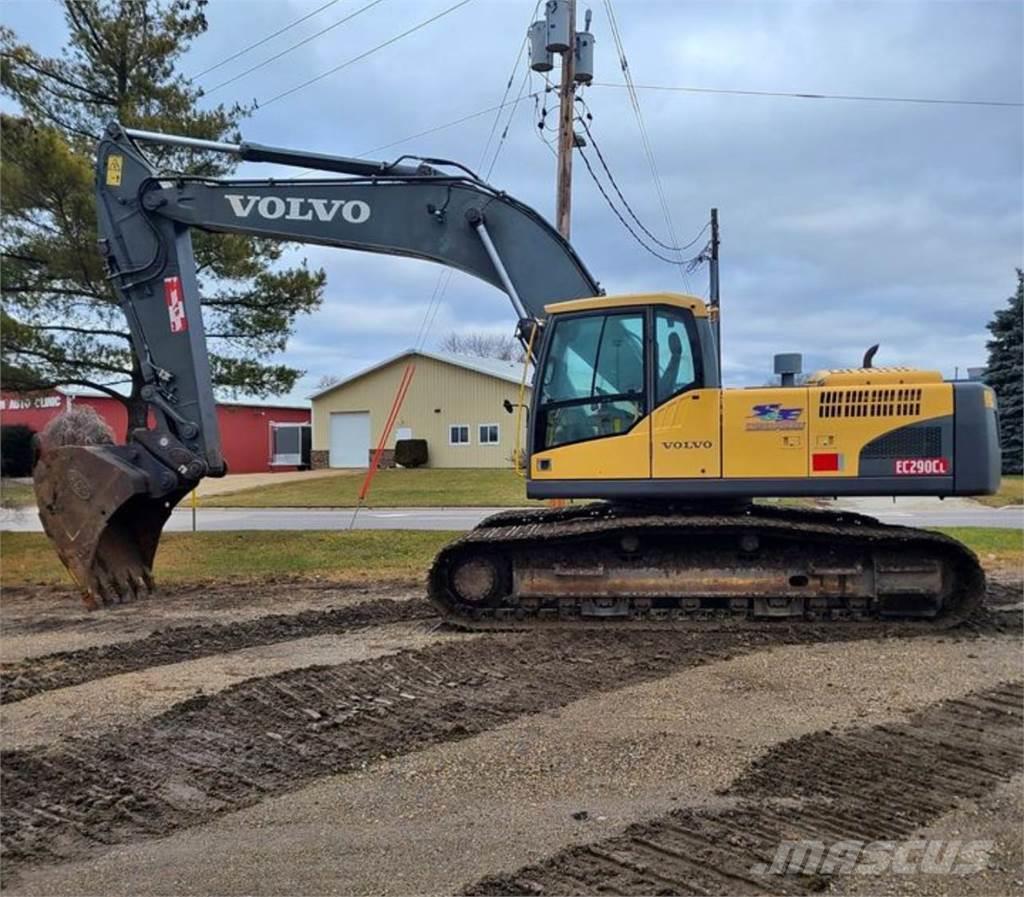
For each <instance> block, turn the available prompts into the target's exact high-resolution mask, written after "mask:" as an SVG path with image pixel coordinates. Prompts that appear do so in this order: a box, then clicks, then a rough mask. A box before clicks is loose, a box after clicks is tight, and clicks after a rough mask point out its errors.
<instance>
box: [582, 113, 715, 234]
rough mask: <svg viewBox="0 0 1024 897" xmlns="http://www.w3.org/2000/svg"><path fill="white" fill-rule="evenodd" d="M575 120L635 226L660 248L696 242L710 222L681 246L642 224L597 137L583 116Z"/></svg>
mask: <svg viewBox="0 0 1024 897" xmlns="http://www.w3.org/2000/svg"><path fill="white" fill-rule="evenodd" d="M584 106H586V103H584ZM587 115H588V117H590V111H589V109H588V110H587ZM576 120H577V121H578V122H579V123H580V124H581V125H583V130H584V131H585V132H586V134H587V137H588V138H589V140H590V143H591V145H592V146H593V147H594V152H596V153H597V158H598V161H599V162H600V163H601V167H602V168H603V169H604V173H605V175H606V176H607V178H608V182H609V183H610V184H611V185H612V188H613V189H614V190H615V193H616V194H617V195H618V197H619V200H620V201H621V202H622V205H623V206H624V207H625V209H626V211H627V212H628V213H629V217H630V218H632V219H633V221H635V222H636V224H637V227H639V228H640V230H642V231H643V232H644V233H645V234H646V235H647V236H648V237H649V238H650V239H651V240H653V241H654V242H655V243H656V244H657V245H658V246H660V247H661V248H662V249H667V250H669V251H670V252H684V251H685V250H687V249H689V248H690V247H691V246H693V244H694V243H696V242H697V241H698V240H699V239H700V238H701V236H702V235H703V234H704V232H705V231H706V230H707V229H708V228H709V227H710V226H711V222H707V223H705V225H704V227H702V228H701V229H700V231H699V232H698V233H697V236H695V237H694V238H693V239H692V240H690V242H689V243H686V244H684V245H682V246H671V245H669V244H668V243H665V242H663V241H661V240H659V239H658V238H657V237H656V236H655V235H654V234H653V233H651V231H650V230H648V228H647V227H646V226H645V225H644V223H643V222H642V221H641V220H640V219H639V218H638V217H637V214H636V212H634V211H633V207H632V206H631V205H630V204H629V202H628V201H627V200H626V197H625V196H623V195H622V190H621V189H619V185H618V182H617V181H616V180H615V176H614V175H613V174H612V172H611V169H610V168H609V167H608V163H607V162H606V161H605V158H604V154H603V153H602V152H601V147H600V145H599V144H598V142H597V139H596V138H595V137H594V134H593V132H592V131H591V130H590V126H589V125H588V124H587V120H586V118H584V117H583V116H577V118H576Z"/></svg>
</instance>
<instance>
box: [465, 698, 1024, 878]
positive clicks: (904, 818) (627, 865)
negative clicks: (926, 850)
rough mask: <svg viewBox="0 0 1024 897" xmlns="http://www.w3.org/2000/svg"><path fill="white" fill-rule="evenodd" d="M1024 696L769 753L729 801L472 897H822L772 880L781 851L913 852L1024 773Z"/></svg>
mask: <svg viewBox="0 0 1024 897" xmlns="http://www.w3.org/2000/svg"><path fill="white" fill-rule="evenodd" d="M1022 721H1024V685H1022V683H1020V682H1010V683H1004V684H1002V685H1000V686H996V687H994V688H990V689H984V690H981V691H977V692H973V693H970V694H967V695H965V696H964V697H962V698H959V699H953V700H949V701H944V702H942V703H939V704H936V705H932V706H931V707H928V708H925V709H924V710H922V711H920V712H918V713H916V714H914V715H913V716H911V717H910V719H909V720H907V721H906V722H905V723H901V724H889V725H880V726H875V727H872V728H865V729H853V730H849V731H846V732H844V733H842V734H838V735H836V734H833V733H831V732H829V731H825V732H818V733H814V734H812V735H806V736H803V737H801V738H797V739H794V740H792V741H788V742H785V743H783V744H781V745H777V746H776V747H774V748H772V749H771V750H769V751H768V752H767V753H766V754H765V755H764V757H762V758H761V759H760V760H758V761H756V762H755V763H753V764H751V767H750V769H749V770H748V771H747V772H746V773H745V774H744V775H743V776H741V777H740V778H739V779H737V780H736V782H734V783H733V785H732V786H730V788H729V789H727V790H726V791H725V792H724V795H723V796H724V798H725V799H726V800H727V801H728V802H729V805H728V806H726V807H724V808H717V809H716V808H707V809H681V810H677V811H674V812H672V813H669V814H667V815H665V816H663V817H660V818H659V819H656V820H654V821H651V822H645V823H639V824H636V825H633V826H630V827H629V828H627V829H625V831H623V832H622V834H620V835H617V836H615V837H613V838H608V839H605V840H603V841H599V842H596V843H594V844H590V845H585V846H582V847H574V848H570V849H568V850H564V851H562V852H560V853H557V854H555V855H554V856H553V857H551V858H550V859H548V860H547V861H545V862H543V863H540V864H537V865H533V866H528V867H525V868H523V869H520V870H518V871H517V872H513V873H510V874H507V875H495V876H490V877H488V878H485V879H482V880H481V881H478V882H476V883H475V884H472V885H470V886H468V887H466V888H465V889H464V891H463V893H465V894H483V895H498V894H501V895H507V894H531V895H539V894H588V893H595V892H596V891H598V890H600V892H601V893H605V894H623V895H633V894H637V895H640V894H652V893H666V894H726V893H728V894H764V893H790V894H799V893H811V892H816V891H821V890H823V889H824V888H825V887H827V885H828V883H829V876H826V875H788V876H786V877H782V876H780V875H776V874H772V873H771V866H772V863H773V860H774V857H775V851H776V849H777V848H778V846H779V844H780V842H782V841H794V840H809V841H816V842H819V843H824V845H825V846H826V847H827V846H828V845H830V844H833V843H836V842H839V841H846V840H854V841H861V842H871V841H877V840H889V841H895V840H901V839H905V838H907V837H908V836H909V835H910V834H911V833H912V832H913V831H914V830H915V829H917V828H919V827H920V826H922V825H924V824H926V823H927V822H929V821H930V820H932V819H935V818H937V817H939V816H941V815H942V814H943V813H945V812H947V811H949V810H951V809H953V808H954V807H955V806H956V805H957V803H958V802H959V801H960V800H962V799H964V798H969V799H973V800H976V799H978V798H980V797H983V796H984V795H986V794H988V793H989V792H991V791H992V790H993V789H995V788H996V787H997V786H999V785H1000V784H1002V783H1003V782H1005V781H1007V780H1008V779H1010V778H1011V777H1012V776H1013V775H1014V774H1015V773H1016V772H1018V771H1019V770H1020V769H1021V767H1022V764H1024V757H1022V749H1024V729H1022Z"/></svg>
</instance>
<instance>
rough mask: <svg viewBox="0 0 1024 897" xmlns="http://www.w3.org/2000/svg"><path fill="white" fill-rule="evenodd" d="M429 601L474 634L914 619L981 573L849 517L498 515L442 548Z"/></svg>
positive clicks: (973, 598) (963, 605)
mask: <svg viewBox="0 0 1024 897" xmlns="http://www.w3.org/2000/svg"><path fill="white" fill-rule="evenodd" d="M429 589H430V597H431V599H432V600H433V602H434V603H435V604H436V605H437V606H438V607H439V608H440V609H441V611H442V612H443V613H444V614H445V615H446V617H448V619H449V620H451V621H452V622H455V623H457V624H458V625H462V626H467V627H471V628H519V627H530V626H537V625H550V624H558V623H561V624H571V625H574V626H578V625H600V626H613V625H630V626H643V627H663V626H676V625H680V624H686V623H687V622H697V621H721V622H725V621H729V622H733V623H742V622H745V621H764V620H786V621H790V622H796V621H803V620H815V621H820V620H830V621H853V622H855V621H858V620H877V619H901V620H902V619H914V620H921V621H927V622H930V623H931V624H933V625H938V626H948V625H952V624H954V623H956V622H959V621H960V620H961V619H963V618H964V617H965V616H967V615H968V614H969V613H970V612H971V611H972V610H973V609H974V608H975V607H976V606H977V605H978V604H979V603H980V601H981V598H982V596H983V595H984V591H985V575H984V573H983V571H982V569H981V566H980V564H979V563H978V559H977V558H976V557H975V556H974V554H973V553H972V552H971V551H970V550H969V549H967V548H965V547H964V546H963V545H961V544H960V543H959V542H957V541H955V540H954V539H951V538H949V537H947V536H944V535H942V534H940V533H933V532H928V531H925V530H918V529H912V528H909V527H902V526H890V525H886V524H883V523H880V522H879V521H877V520H875V519H874V518H871V517H866V516H863V515H859V514H851V513H839V512H832V511H825V510H815V509H803V508H788V507H777V506H768V505H752V504H745V505H744V504H739V505H730V506H728V507H714V508H712V509H709V508H708V506H706V505H705V506H704V507H703V508H701V507H693V506H690V507H685V506H677V507H666V506H662V507H654V506H644V505H638V506H632V505H630V506H627V505H614V504H589V505H583V506H575V507H570V508H563V509H547V510H524V511H508V512H503V513H500V514H496V515H494V516H492V517H489V518H488V519H486V520H485V521H483V522H482V523H481V524H480V525H479V526H478V527H476V528H475V529H474V530H472V531H471V532H469V533H468V534H466V535H465V536H463V537H462V538H460V539H458V540H456V541H455V542H453V543H451V544H450V545H448V546H447V547H446V548H444V549H443V550H442V551H441V552H440V554H439V555H438V556H437V558H436V559H435V561H434V565H433V567H432V569H431V572H430V577H429Z"/></svg>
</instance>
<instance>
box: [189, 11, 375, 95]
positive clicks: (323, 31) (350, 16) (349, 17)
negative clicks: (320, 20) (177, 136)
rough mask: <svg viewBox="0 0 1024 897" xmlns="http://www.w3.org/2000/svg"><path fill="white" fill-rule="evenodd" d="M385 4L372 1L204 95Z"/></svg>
mask: <svg viewBox="0 0 1024 897" xmlns="http://www.w3.org/2000/svg"><path fill="white" fill-rule="evenodd" d="M383 2H384V0H372V2H370V3H367V4H366V6H362V7H360V8H359V9H357V10H356V11H355V12H352V13H349V14H348V15H347V16H345V17H344V18H341V19H338V21H337V22H334V23H333V24H331V25H328V26H327V27H326V28H321V29H320V30H319V31H317V32H316V33H315V34H311V35H310V36H309V37H304V38H303V39H302V40H300V41H298V42H297V43H294V44H292V45H291V46H290V47H286V48H285V49H284V50H281V52H280V53H275V54H274V55H273V56H270V57H268V58H267V59H264V60H263V61H262V62H257V63H256V65H253V66H250V67H249V68H247V69H246V70H245V71H244V72H239V73H238V74H237V75H233V76H232V77H230V78H228V79H227V80H226V81H221V82H220V84H215V85H214V86H213V87H211V88H210V89H209V90H206V91H204V93H205V94H207V95H209V94H211V93H213V92H214V91H215V90H220V89H221V88H222V87H227V85H229V84H234V83H235V81H238V80H239V79H241V78H244V77H245V76H246V75H251V74H252V73H253V72H255V71H256V70H257V69H261V68H263V66H265V65H270V63H272V62H276V61H277V60H278V59H280V58H281V57H282V56H287V55H288V54H289V53H291V52H292V50H297V49H298V48H299V47H302V46H304V45H305V44H308V43H309V42H310V41H312V40H316V39H317V38H318V37H320V36H321V35H324V34H326V33H327V32H328V31H332V30H333V29H335V28H337V27H338V26H339V25H344V24H345V23H346V22H349V21H351V20H352V19H354V18H355V17H356V16H358V15H359V14H360V13H364V12H366V10H368V9H370V8H372V7H374V6H376V5H377V4H378V3H383Z"/></svg>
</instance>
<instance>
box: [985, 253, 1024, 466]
mask: <svg viewBox="0 0 1024 897" xmlns="http://www.w3.org/2000/svg"><path fill="white" fill-rule="evenodd" d="M1007 304H1008V306H1009V307H1008V308H1002V309H999V310H998V311H997V312H996V313H995V315H994V316H993V318H992V320H991V322H990V323H989V325H988V329H989V332H990V333H991V334H992V339H991V340H989V341H988V343H987V346H988V368H987V370H986V372H985V382H986V383H988V385H989V386H991V387H992V388H993V389H994V390H995V392H996V398H997V400H998V402H999V425H1000V437H1001V439H1002V444H1003V473H1022V472H1024V458H1022V432H1021V431H1022V429H1024V403H1022V392H1024V271H1022V270H1021V269H1020V268H1018V269H1017V292H1016V293H1015V294H1014V295H1012V296H1010V298H1009V299H1008V300H1007Z"/></svg>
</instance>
